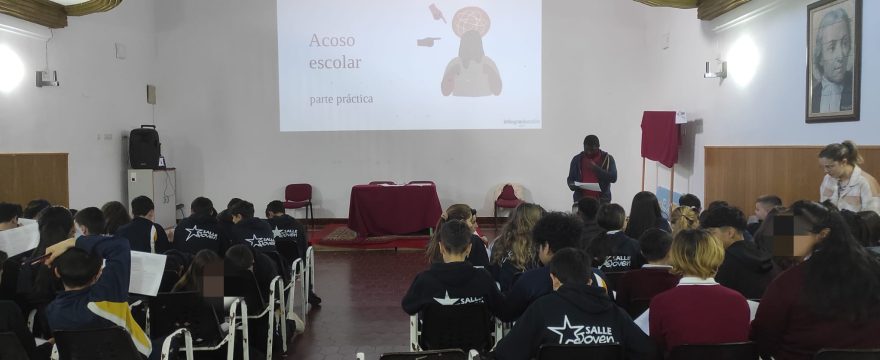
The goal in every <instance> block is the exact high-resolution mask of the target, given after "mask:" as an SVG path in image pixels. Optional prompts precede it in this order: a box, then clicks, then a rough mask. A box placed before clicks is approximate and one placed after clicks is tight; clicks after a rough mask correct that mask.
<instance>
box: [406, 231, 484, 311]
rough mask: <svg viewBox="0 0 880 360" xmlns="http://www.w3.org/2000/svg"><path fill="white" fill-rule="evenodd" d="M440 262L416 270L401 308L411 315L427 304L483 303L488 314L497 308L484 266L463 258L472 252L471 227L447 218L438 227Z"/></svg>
mask: <svg viewBox="0 0 880 360" xmlns="http://www.w3.org/2000/svg"><path fill="white" fill-rule="evenodd" d="M438 237H439V238H440V253H441V255H442V256H443V262H442V263H434V264H432V265H431V268H430V269H428V270H426V271H424V272H422V273H420V274H419V275H417V276H416V278H415V280H413V283H412V285H411V286H410V287H409V290H408V291H407V292H406V295H404V297H403V300H401V306H403V311H405V312H406V313H407V314H410V315H415V314H417V313H419V312H421V311H423V310H425V308H426V307H428V306H429V305H438V304H439V305H441V306H456V305H466V304H474V303H481V304H486V305H487V307H488V308H489V311H490V312H491V313H492V314H496V315H497V314H498V310H499V309H500V308H501V306H500V305H501V294H500V293H499V291H498V287H497V286H496V285H495V280H494V279H492V275H491V274H489V271H488V270H486V269H481V268H475V267H474V266H473V265H471V263H469V262H467V261H465V258H466V257H467V255H468V253H469V252H471V251H473V246H472V245H471V243H470V239H471V229H470V227H469V226H468V224H467V223H465V222H464V221H461V220H449V221H447V222H445V223H444V224H443V225H442V226H441V227H440V229H439V230H438Z"/></svg>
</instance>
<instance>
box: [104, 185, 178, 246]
mask: <svg viewBox="0 0 880 360" xmlns="http://www.w3.org/2000/svg"><path fill="white" fill-rule="evenodd" d="M154 209H155V206H154V205H153V200H150V198H148V197H146V196H138V197H136V198H134V199H132V200H131V214H132V215H133V216H134V218H133V219H132V220H131V222H130V223H128V224H125V225H123V226H122V227H120V228H119V230H117V231H116V236H119V237H122V238H125V239H128V242H129V243H130V244H131V250H133V251H142V252H152V253H156V254H162V253H165V251H168V249H171V244H170V243H169V242H168V235H166V234H165V229H163V228H162V226H161V225H159V224H156V223H154V222H153V219H154V218H155V214H154Z"/></svg>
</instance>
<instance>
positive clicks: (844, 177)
mask: <svg viewBox="0 0 880 360" xmlns="http://www.w3.org/2000/svg"><path fill="white" fill-rule="evenodd" d="M862 161H863V159H862V156H861V155H859V150H858V149H857V148H856V145H855V144H853V142H852V141H849V140H847V141H844V142H843V143H841V144H830V145H828V146H826V147H825V148H824V149H822V151H820V152H819V165H821V166H822V170H823V171H825V178H824V179H823V180H822V185H821V186H820V187H819V199H820V200H819V201H825V200H830V201H831V203H833V204H834V205H836V206H837V208H838V209H840V210H850V211H853V212H859V211H869V210H870V211H874V212H878V213H880V185H878V184H877V180H876V179H874V177H873V176H871V175H870V174H868V173H867V172H865V171H863V170H862V168H860V167H859V164H861V163H862Z"/></svg>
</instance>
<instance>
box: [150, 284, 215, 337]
mask: <svg viewBox="0 0 880 360" xmlns="http://www.w3.org/2000/svg"><path fill="white" fill-rule="evenodd" d="M219 324H220V321H219V320H218V319H217V314H216V312H215V311H214V308H212V307H211V305H210V304H208V302H207V301H205V299H204V298H202V295H201V294H200V293H199V292H198V291H186V292H176V293H159V294H157V295H156V297H155V298H153V299H151V300H150V333H151V336H152V337H154V338H159V337H165V336H168V335H169V334H171V333H172V332H174V331H175V330H177V329H179V328H186V329H187V330H189V331H190V333H191V334H192V338H193V340H194V341H195V342H196V344H197V345H198V344H200V343H203V342H210V343H213V342H218V341H220V340H221V339H222V338H223V333H222V330H221V329H220V325H219ZM154 346H155V345H154Z"/></svg>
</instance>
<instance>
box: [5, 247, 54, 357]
mask: <svg viewBox="0 0 880 360" xmlns="http://www.w3.org/2000/svg"><path fill="white" fill-rule="evenodd" d="M6 260H7V256H6V253H5V252H3V251H0V275H2V271H3V270H2V269H3V265H4V264H5V263H6ZM0 332H11V333H14V334H15V336H16V337H18V341H19V342H20V343H21V346H22V348H24V351H25V352H26V353H27V355H28V359H31V360H37V359H40V360H43V359H49V353H50V352H51V350H52V344H50V343H45V344H43V345H41V346H40V347H37V346H36V342H35V341H34V335H33V334H31V331H30V329H28V327H27V323H26V322H25V320H24V316H23V315H22V313H21V309H19V307H18V305H16V304H15V303H14V302H12V301H8V300H0Z"/></svg>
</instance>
